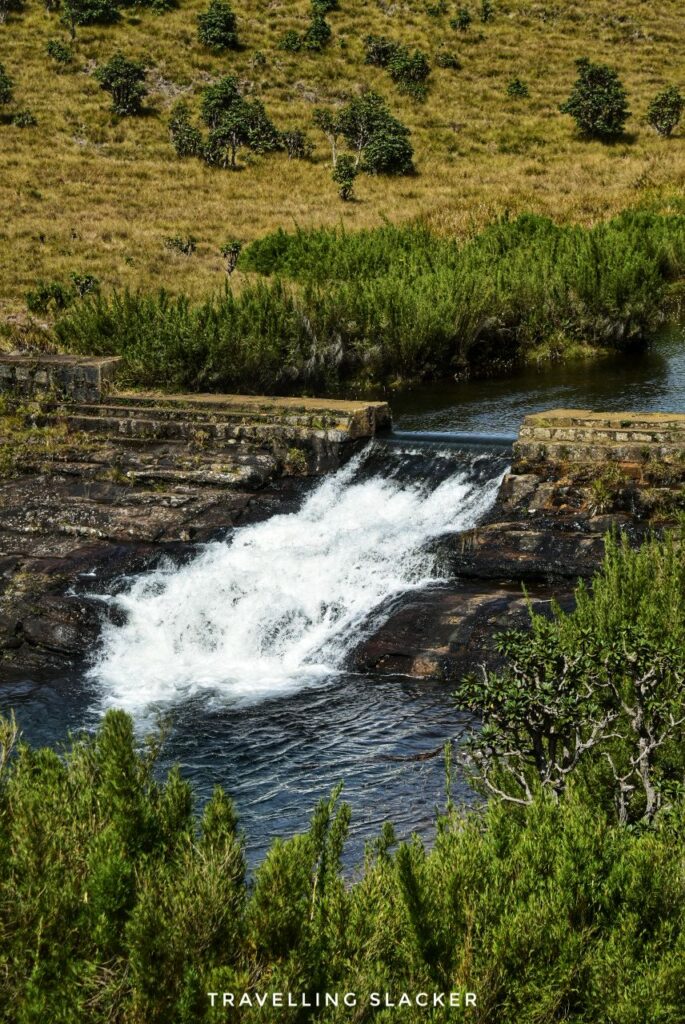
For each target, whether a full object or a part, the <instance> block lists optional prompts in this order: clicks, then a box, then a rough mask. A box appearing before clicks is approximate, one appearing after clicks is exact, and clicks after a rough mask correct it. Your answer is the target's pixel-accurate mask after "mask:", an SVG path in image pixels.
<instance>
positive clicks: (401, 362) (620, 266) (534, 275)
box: [45, 211, 685, 395]
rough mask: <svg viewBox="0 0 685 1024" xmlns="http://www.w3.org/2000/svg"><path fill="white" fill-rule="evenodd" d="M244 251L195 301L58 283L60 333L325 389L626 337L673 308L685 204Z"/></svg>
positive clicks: (216, 380)
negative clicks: (564, 220)
mask: <svg viewBox="0 0 685 1024" xmlns="http://www.w3.org/2000/svg"><path fill="white" fill-rule="evenodd" d="M242 259H243V264H242V265H243V266H244V267H245V269H246V270H247V271H249V272H250V274H251V275H252V277H251V280H250V281H249V282H248V283H247V284H245V285H244V286H243V287H241V288H240V289H235V290H233V289H231V288H230V286H228V285H227V286H226V288H225V289H224V290H223V291H220V292H218V293H215V294H214V295H212V296H210V297H207V298H205V299H204V300H200V301H193V300H192V299H191V298H190V297H189V296H180V297H172V296H171V295H169V294H168V293H166V292H157V293H154V292H143V291H139V292H123V293H106V292H102V293H101V294H100V293H98V292H97V290H94V291H91V292H89V293H87V294H85V296H83V297H82V298H79V297H77V296H75V295H73V294H72V295H71V298H70V300H69V301H70V304H69V305H68V308H67V309H66V310H65V311H63V312H59V310H56V309H55V308H54V304H53V302H52V300H51V299H50V293H49V289H48V292H47V293H46V294H47V298H46V305H45V313H46V314H47V315H53V316H54V315H55V314H56V322H55V325H54V332H53V334H52V341H53V344H56V345H57V346H58V347H59V348H61V349H63V350H66V351H70V352H76V353H80V354H88V355H91V354H95V355H101V356H113V355H116V356H120V357H121V359H122V363H121V379H122V381H123V382H124V383H125V384H126V385H127V386H133V387H143V388H163V389H165V390H169V391H200V392H205V391H217V392H221V391H238V392H248V393H258V394H259V393H262V394H312V393H314V394H319V395H321V394H340V393H346V394H348V395H349V394H362V393H368V392H369V391H370V389H373V388H374V387H383V388H386V389H389V390H394V389H397V388H398V387H400V386H402V385H407V384H408V383H417V382H420V381H427V380H439V379H442V378H445V377H462V378H466V377H469V376H486V375H492V374H495V373H503V372H507V371H508V370H511V369H512V368H514V367H516V366H517V365H520V364H521V363H525V362H544V361H549V360H558V361H563V360H564V359H566V358H569V359H577V358H578V357H579V355H584V356H592V355H593V354H594V353H596V352H619V353H627V352H631V351H635V350H636V349H640V348H642V347H644V346H645V345H646V344H647V343H648V341H649V340H650V339H651V338H653V337H654V336H655V334H656V333H657V332H658V330H659V329H660V328H661V327H662V326H663V324H664V322H665V321H666V319H667V317H668V316H674V315H676V313H677V306H678V304H677V301H676V294H677V292H676V291H674V290H673V286H674V284H675V283H676V282H678V281H679V280H681V279H682V278H683V276H684V275H685V216H683V215H679V214H671V215H663V216H662V215H658V214H652V213H649V212H645V211H634V212H629V213H625V214H622V215H621V216H620V217H617V218H615V219H613V220H611V221H608V222H606V223H602V224H598V225H596V226H595V227H593V228H590V229H587V228H584V227H581V226H573V227H569V226H567V227H559V226H557V225H555V224H554V223H553V222H552V221H551V220H548V219H546V218H542V217H536V216H533V215H524V216H521V217H519V218H517V219H516V220H514V221H510V220H506V219H505V220H501V221H499V222H497V223H494V224H492V225H491V226H490V227H488V228H486V229H485V230H483V231H481V232H479V233H478V234H476V235H474V236H473V237H472V238H471V239H469V240H468V241H466V242H463V243H460V242H458V241H457V240H455V239H446V238H443V237H441V236H438V235H434V234H432V233H430V232H429V231H427V230H426V229H424V228H417V227H404V228H396V227H390V226H386V227H383V228H378V229H375V230H372V231H366V232H358V233H346V232H344V231H342V230H311V231H298V232H295V233H291V234H288V233H286V232H283V231H278V232H276V233H274V234H273V235H270V236H267V237H265V238H264V239H262V240H260V241H257V242H255V243H253V244H252V245H251V246H250V247H249V248H248V249H247V250H246V251H245V253H244V255H243V257H242ZM254 275H260V276H259V277H258V279H257V280H255V279H254ZM63 291H64V289H63V290H62V292H60V295H61V294H62V293H63ZM67 292H68V290H67ZM61 301H62V299H60V302H61Z"/></svg>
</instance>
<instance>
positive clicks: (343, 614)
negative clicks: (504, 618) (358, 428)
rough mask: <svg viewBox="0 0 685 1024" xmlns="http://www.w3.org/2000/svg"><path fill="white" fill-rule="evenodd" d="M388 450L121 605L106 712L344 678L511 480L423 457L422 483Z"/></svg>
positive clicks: (412, 462) (111, 624) (103, 657)
mask: <svg viewBox="0 0 685 1024" xmlns="http://www.w3.org/2000/svg"><path fill="white" fill-rule="evenodd" d="M378 448H379V446H378V445H376V446H371V449H370V450H368V451H367V452H366V453H365V454H362V456H359V457H357V458H355V459H353V460H352V461H351V462H350V463H349V464H348V465H346V466H345V467H344V468H343V469H341V470H340V471H338V472H337V473H335V474H333V475H331V476H329V477H327V478H325V479H324V480H323V481H322V482H320V483H318V484H317V485H316V486H315V489H313V490H312V491H311V492H310V493H309V494H308V496H306V497H305V498H304V500H303V502H302V505H301V507H300V509H299V510H298V511H297V512H294V513H291V514H286V515H276V516H273V517H272V518H270V519H268V520H267V521H265V522H260V523H258V524H255V525H250V526H245V527H242V528H238V529H236V530H234V531H233V533H232V535H231V536H230V537H229V538H228V539H227V540H225V541H221V542H216V543H210V544H207V545H206V546H205V547H204V548H203V549H201V551H200V553H199V554H198V555H197V556H196V557H195V558H194V559H193V560H192V561H191V562H189V563H188V564H185V565H182V566H180V567H179V566H175V565H171V564H166V565H162V566H161V567H158V568H157V569H155V570H154V571H152V572H149V573H145V574H142V575H140V576H138V577H137V578H135V579H134V580H133V581H132V582H130V583H129V585H128V586H127V588H126V589H125V590H124V591H123V592H121V593H118V594H112V595H109V596H108V598H107V600H108V601H109V603H110V604H111V605H112V606H113V607H114V608H116V609H117V611H118V613H119V614H118V615H117V616H115V619H116V620H118V623H119V624H117V622H115V621H108V622H107V623H106V624H105V626H104V630H103V636H102V643H101V647H100V650H99V652H98V654H97V660H96V662H95V663H94V664H93V666H92V668H91V670H90V675H91V677H92V678H93V679H94V680H95V681H96V683H97V684H98V687H99V689H100V692H101V695H102V702H103V704H104V705H105V706H118V707H123V708H125V709H127V710H129V711H131V712H133V713H136V712H141V711H144V710H145V709H148V708H150V707H153V706H156V705H159V704H160V703H161V704H168V703H169V702H176V701H179V700H183V699H187V698H188V697H192V696H195V695H197V694H200V693H203V692H204V693H205V694H206V696H207V698H208V699H210V698H211V699H212V700H215V699H220V700H229V701H231V702H254V701H260V700H263V699H266V698H269V697H274V696H280V695H284V694H287V693H289V692H292V691H293V690H295V689H300V688H302V687H305V686H308V685H313V684H316V683H318V682H320V681H322V680H330V679H331V677H332V676H335V674H336V673H337V672H339V671H340V670H341V669H343V668H344V665H345V659H346V658H347V656H348V655H349V653H350V651H351V650H352V649H353V648H354V647H355V646H356V645H357V644H358V643H359V640H360V638H361V637H363V636H364V635H367V634H368V633H369V631H371V630H372V629H374V628H377V626H378V625H379V624H380V623H381V622H382V621H383V619H384V617H387V615H388V612H389V608H390V607H391V605H392V602H393V599H395V598H397V597H398V596H399V595H401V594H403V593H406V592H408V591H411V590H413V589H418V588H423V587H426V586H428V585H430V584H432V583H434V582H435V581H436V580H437V579H439V566H438V565H437V564H436V560H435V557H434V555H432V554H431V552H430V549H429V542H430V541H431V540H432V539H434V538H436V537H438V536H440V535H441V534H445V533H447V532H452V531H455V530H463V529H468V528H469V527H471V526H473V525H474V524H475V523H476V522H477V521H478V519H479V518H480V517H481V516H482V515H483V513H484V512H485V511H486V510H487V509H488V507H489V506H490V505H491V504H492V502H493V501H494V498H495V494H496V491H497V487H498V485H499V481H500V479H501V469H502V465H501V462H500V463H497V461H496V460H492V459H491V460H490V462H488V461H487V457H484V456H482V455H481V456H480V461H479V460H477V459H476V458H475V457H474V456H473V455H471V456H470V457H468V458H466V459H464V458H463V453H462V460H461V462H459V461H455V458H454V455H453V454H452V455H451V456H450V459H449V460H448V459H447V457H446V455H445V457H442V453H436V454H434V456H433V458H432V461H431V460H429V465H426V453H425V451H421V453H420V457H419V458H420V467H421V468H420V470H419V471H418V472H417V470H416V456H417V453H416V452H414V453H412V452H411V451H410V450H407V451H404V452H400V453H397V452H396V451H395V452H393V453H390V452H388V453H385V454H383V456H382V458H380V459H379V452H378ZM450 460H451V461H450ZM379 461H380V465H378V463H379ZM484 462H485V470H484V469H483V465H484ZM476 464H477V465H478V467H479V468H478V469H477V471H476V468H477V467H476ZM436 467H437V468H436Z"/></svg>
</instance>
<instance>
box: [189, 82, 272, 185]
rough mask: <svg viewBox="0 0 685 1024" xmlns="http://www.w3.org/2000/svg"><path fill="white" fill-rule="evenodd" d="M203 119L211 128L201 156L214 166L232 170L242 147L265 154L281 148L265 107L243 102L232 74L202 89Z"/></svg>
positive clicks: (258, 103)
mask: <svg viewBox="0 0 685 1024" xmlns="http://www.w3.org/2000/svg"><path fill="white" fill-rule="evenodd" d="M202 120H203V121H204V123H205V124H206V125H207V127H208V128H209V129H210V131H209V135H208V138H207V141H206V143H205V144H204V147H203V151H202V152H203V156H204V159H205V160H206V162H207V163H209V164H213V165H215V166H219V167H232V168H235V167H236V166H237V154H238V150H239V149H241V148H242V147H243V146H247V147H248V148H249V149H251V150H253V152H255V153H268V152H271V151H273V150H275V149H279V148H280V147H281V146H282V140H281V137H280V135H279V133H278V131H277V130H276V128H275V127H274V125H273V124H272V122H271V121H270V120H269V117H268V116H267V113H266V111H265V109H264V105H263V104H262V103H261V101H260V100H245V99H243V97H242V96H241V94H240V90H239V89H238V84H237V82H236V80H235V78H233V77H232V76H231V75H226V76H224V78H222V79H220V80H219V81H218V82H216V83H215V84H214V85H210V86H208V87H207V88H206V89H205V90H204V92H203V96H202Z"/></svg>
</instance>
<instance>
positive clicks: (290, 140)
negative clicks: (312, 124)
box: [281, 128, 313, 160]
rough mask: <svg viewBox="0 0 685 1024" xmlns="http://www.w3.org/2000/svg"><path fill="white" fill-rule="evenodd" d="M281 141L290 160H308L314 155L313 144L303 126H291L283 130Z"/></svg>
mask: <svg viewBox="0 0 685 1024" xmlns="http://www.w3.org/2000/svg"><path fill="white" fill-rule="evenodd" d="M281 141H282V143H283V147H284V149H285V151H286V153H287V154H288V160H308V159H309V157H310V156H311V155H312V150H313V147H312V144H311V142H310V141H309V139H308V138H307V135H306V134H305V132H303V131H302V129H301V128H290V129H288V130H286V131H284V132H281Z"/></svg>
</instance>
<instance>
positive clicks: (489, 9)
mask: <svg viewBox="0 0 685 1024" xmlns="http://www.w3.org/2000/svg"><path fill="white" fill-rule="evenodd" d="M494 17H495V5H494V4H493V3H492V2H491V0H482V3H481V5H480V20H481V21H482V22H483V24H484V25H486V24H487V23H488V22H489V21H492V19H493V18H494Z"/></svg>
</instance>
